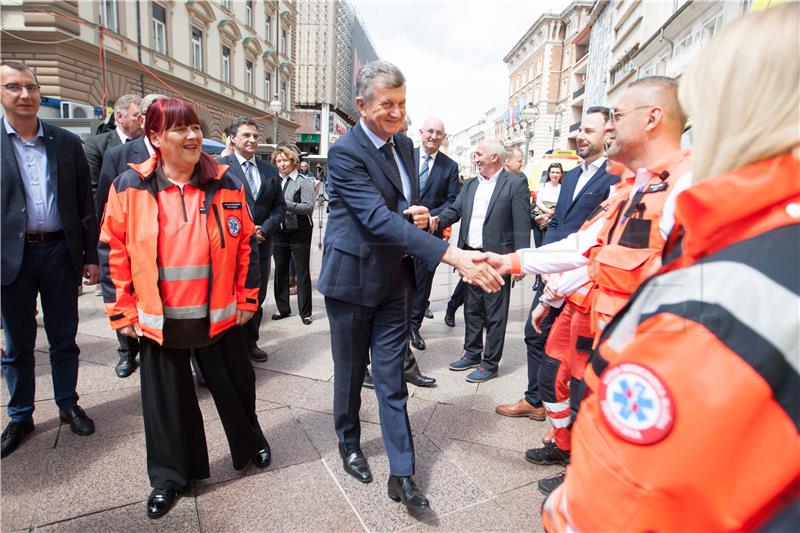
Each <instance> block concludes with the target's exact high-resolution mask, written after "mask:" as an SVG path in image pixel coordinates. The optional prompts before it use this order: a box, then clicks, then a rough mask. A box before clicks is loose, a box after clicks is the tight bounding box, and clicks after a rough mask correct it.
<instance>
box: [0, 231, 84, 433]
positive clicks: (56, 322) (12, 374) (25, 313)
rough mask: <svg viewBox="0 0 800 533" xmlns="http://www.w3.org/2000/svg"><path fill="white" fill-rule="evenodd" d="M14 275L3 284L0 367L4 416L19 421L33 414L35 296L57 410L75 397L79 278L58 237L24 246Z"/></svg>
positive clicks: (69, 405) (34, 387)
mask: <svg viewBox="0 0 800 533" xmlns="http://www.w3.org/2000/svg"><path fill="white" fill-rule="evenodd" d="M24 254H25V255H24V257H23V258H22V266H21V268H20V271H19V275H18V276H17V279H15V280H14V281H13V282H12V283H10V284H8V285H3V286H2V318H3V331H4V332H5V335H6V353H5V355H3V371H4V372H5V375H6V383H7V384H8V392H9V396H10V398H9V400H8V417H9V418H10V419H11V420H13V421H15V422H24V421H28V420H31V419H32V417H33V408H34V406H33V402H34V394H35V391H36V379H35V374H34V365H35V361H34V356H33V347H34V345H35V343H36V314H35V313H36V295H37V293H38V294H40V295H41V297H42V311H43V313H44V330H45V333H46V334H47V341H48V343H49V344H50V367H51V369H52V375H53V390H54V393H55V400H56V404H58V407H59V408H60V409H70V408H71V407H74V406H75V404H76V403H77V401H78V394H77V393H76V392H75V386H76V385H77V383H78V354H79V353H80V350H79V349H78V345H77V344H75V335H76V334H77V332H78V283H79V282H80V275H79V274H78V273H77V272H75V268H74V267H73V266H72V261H71V260H70V256H69V251H68V250H67V245H66V243H65V242H64V241H63V240H59V241H52V242H45V243H41V244H27V245H26V246H25V252H24Z"/></svg>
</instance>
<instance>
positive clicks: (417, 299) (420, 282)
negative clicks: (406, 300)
mask: <svg viewBox="0 0 800 533" xmlns="http://www.w3.org/2000/svg"><path fill="white" fill-rule="evenodd" d="M414 273H415V276H416V278H417V284H416V287H415V288H414V303H413V307H412V308H411V329H419V328H420V327H421V326H422V319H423V318H425V309H427V307H428V304H429V300H430V297H431V288H432V287H433V276H435V275H436V271H435V270H434V271H433V272H431V271H429V270H428V267H426V266H425V263H423V262H422V261H419V260H416V259H415V260H414Z"/></svg>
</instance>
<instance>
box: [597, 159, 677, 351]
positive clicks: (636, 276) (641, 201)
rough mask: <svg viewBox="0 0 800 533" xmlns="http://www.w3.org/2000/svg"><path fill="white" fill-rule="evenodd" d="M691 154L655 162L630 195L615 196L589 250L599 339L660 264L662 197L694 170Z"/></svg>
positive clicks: (664, 197)
mask: <svg viewBox="0 0 800 533" xmlns="http://www.w3.org/2000/svg"><path fill="white" fill-rule="evenodd" d="M690 154H691V152H690V151H689V150H681V151H679V152H677V153H676V154H673V155H672V156H671V157H670V158H669V159H668V160H666V161H664V162H662V163H659V164H656V165H653V166H652V167H651V168H649V169H647V171H648V172H649V173H650V178H649V179H648V180H647V182H646V183H645V184H644V185H643V186H642V187H640V189H639V190H638V191H637V192H636V193H634V195H633V197H632V198H629V196H630V194H628V195H625V196H622V197H617V199H616V200H617V201H616V202H614V204H613V208H612V209H610V210H609V212H610V213H611V214H610V216H609V218H608V221H607V222H606V224H605V226H604V227H603V229H602V230H601V231H600V234H599V235H598V245H597V246H595V247H593V248H591V249H590V250H589V251H588V252H587V256H588V257H589V278H590V279H591V280H592V282H593V283H594V288H593V290H592V327H593V332H594V334H595V336H596V338H599V335H600V333H602V331H603V329H604V328H605V326H606V324H608V321H609V320H610V319H611V318H612V317H613V316H614V315H615V314H617V312H618V311H619V310H620V309H622V308H623V307H624V306H625V304H626V303H627V301H628V299H629V298H630V296H631V294H633V293H634V291H635V290H636V289H637V288H638V287H639V285H640V284H641V283H642V282H643V281H644V280H645V279H647V278H648V277H649V276H651V275H653V274H654V273H655V272H656V271H658V269H659V267H660V266H661V251H662V249H663V247H664V242H665V239H664V237H663V236H662V235H661V231H660V229H659V222H660V221H661V214H662V211H663V208H664V202H665V200H666V199H667V196H668V194H669V191H670V189H671V188H672V185H673V184H674V183H675V182H676V181H677V180H678V178H680V177H681V176H682V175H684V174H685V173H687V172H688V171H689V170H690V169H691V156H690ZM627 182H628V180H626V183H627ZM630 186H631V187H633V181H631V182H630ZM628 191H630V189H628Z"/></svg>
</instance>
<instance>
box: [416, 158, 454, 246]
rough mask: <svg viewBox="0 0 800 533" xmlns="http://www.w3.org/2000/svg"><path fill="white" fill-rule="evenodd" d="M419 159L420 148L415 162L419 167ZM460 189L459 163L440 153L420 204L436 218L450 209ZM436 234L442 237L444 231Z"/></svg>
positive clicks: (435, 160)
mask: <svg viewBox="0 0 800 533" xmlns="http://www.w3.org/2000/svg"><path fill="white" fill-rule="evenodd" d="M419 158H420V152H419V148H415V149H414V160H415V161H416V162H417V165H419ZM417 175H419V169H417ZM460 187H461V185H460V184H459V182H458V163H456V162H455V161H453V160H452V159H450V158H449V157H447V155H445V154H443V153H442V152H439V153H437V154H436V159H434V160H433V166H432V167H431V169H430V172H429V173H428V179H427V181H426V182H425V187H423V188H421V189H420V191H419V204H420V205H424V206H425V207H427V208H428V210H429V211H430V215H431V216H432V217H435V216H437V215H439V213H441V212H442V211H444V210H445V209H447V208H448V207H450V205H451V204H452V203H453V202H454V201H455V199H456V197H457V196H458V190H459V188H460ZM436 234H437V235H440V236H441V234H442V230H441V229H437V231H436Z"/></svg>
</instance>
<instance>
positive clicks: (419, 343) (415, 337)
mask: <svg viewBox="0 0 800 533" xmlns="http://www.w3.org/2000/svg"><path fill="white" fill-rule="evenodd" d="M411 346H413V347H414V348H416V349H417V350H424V349H425V341H424V340H423V339H422V336H421V335H420V334H419V330H418V329H412V330H411Z"/></svg>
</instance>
